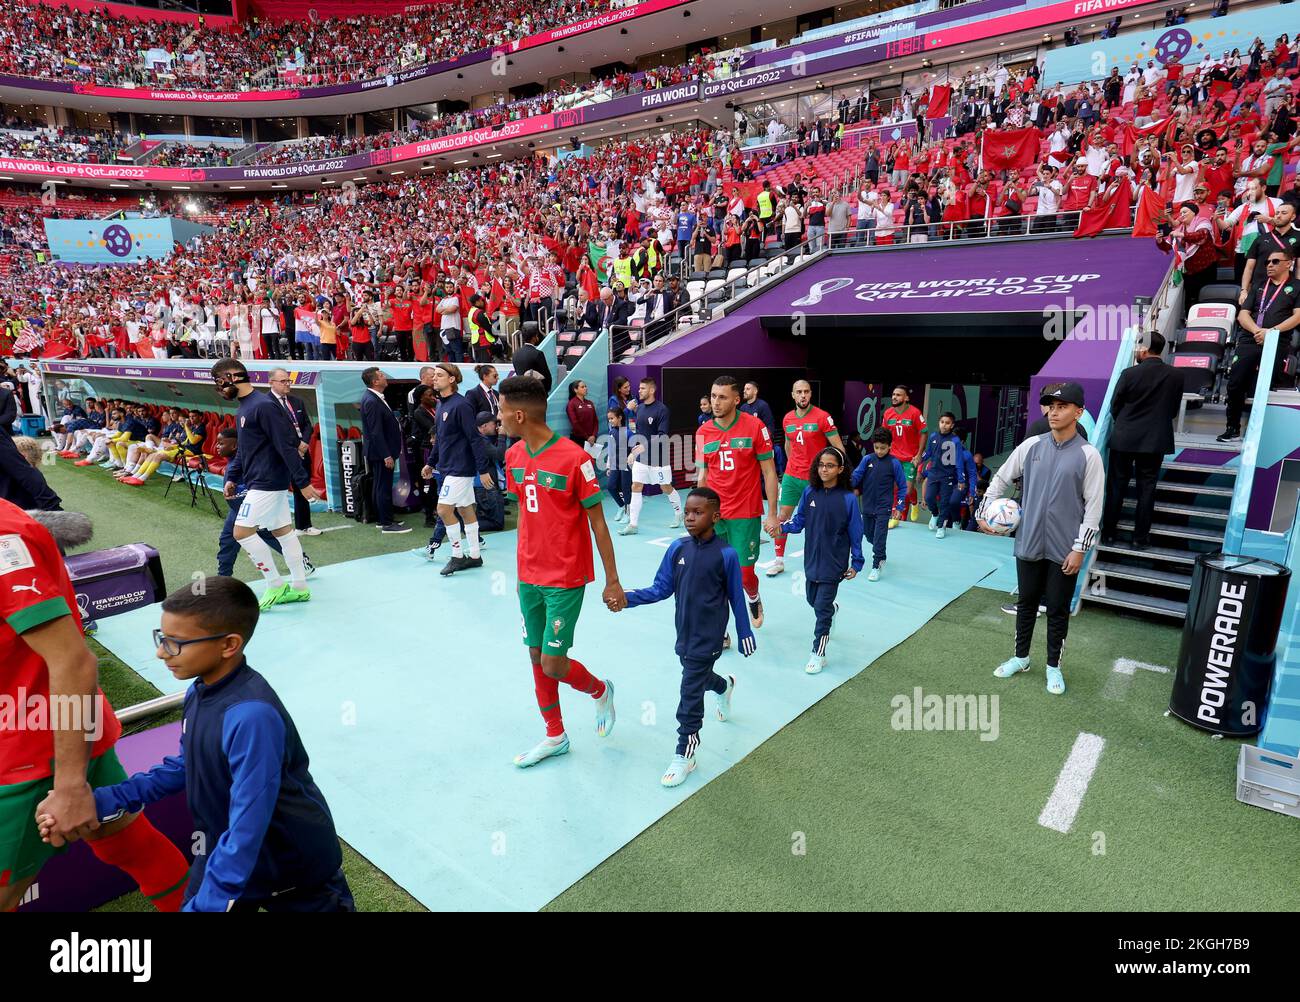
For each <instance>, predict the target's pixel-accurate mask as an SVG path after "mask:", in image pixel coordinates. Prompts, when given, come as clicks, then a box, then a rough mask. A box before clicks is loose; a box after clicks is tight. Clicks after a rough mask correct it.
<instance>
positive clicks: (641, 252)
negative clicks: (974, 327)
mask: <svg viewBox="0 0 1300 1002" xmlns="http://www.w3.org/2000/svg"><path fill="white" fill-rule="evenodd" d="M646 261H647V255H646V252H645V248H643V247H638V248H637V249H636V250H634V251H633V252H632V273H633V274H634V275H636V276H637V277H638V278H641V277H644V276H645V274H646Z"/></svg>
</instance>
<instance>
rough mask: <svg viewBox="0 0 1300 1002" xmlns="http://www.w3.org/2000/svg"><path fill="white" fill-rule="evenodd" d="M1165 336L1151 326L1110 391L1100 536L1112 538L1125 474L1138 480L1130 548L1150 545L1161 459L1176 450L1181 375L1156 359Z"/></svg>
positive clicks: (1121, 503)
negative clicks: (1131, 362)
mask: <svg viewBox="0 0 1300 1002" xmlns="http://www.w3.org/2000/svg"><path fill="white" fill-rule="evenodd" d="M1164 349H1165V339H1164V338H1163V337H1161V336H1160V334H1158V333H1155V332H1152V334H1151V335H1150V341H1149V343H1147V344H1144V345H1142V346H1141V347H1139V348H1138V352H1137V360H1138V364H1137V365H1134V366H1131V367H1130V368H1127V369H1125V370H1124V371H1123V372H1122V373H1120V377H1119V382H1117V383H1116V384H1115V393H1114V395H1113V396H1112V397H1111V402H1110V416H1111V420H1112V421H1113V422H1114V427H1113V428H1112V429H1111V434H1110V470H1109V472H1108V474H1107V477H1106V506H1105V509H1104V511H1103V513H1102V519H1101V539H1102V542H1104V543H1113V542H1114V541H1115V530H1116V526H1117V524H1118V522H1119V516H1120V510H1121V509H1122V508H1123V507H1124V495H1125V494H1126V493H1127V492H1128V481H1129V477H1130V476H1132V477H1135V478H1136V480H1137V513H1136V515H1135V516H1134V519H1133V526H1134V528H1133V548H1134V549H1137V550H1145V549H1146V548H1147V547H1149V546H1150V545H1151V516H1152V513H1153V512H1154V511H1155V506H1156V480H1157V479H1158V478H1159V476H1160V464H1161V463H1162V462H1163V461H1164V458H1165V456H1166V455H1168V454H1169V453H1171V452H1173V451H1174V419H1175V418H1177V417H1178V409H1179V407H1180V406H1181V404H1182V399H1183V377H1182V376H1181V375H1179V373H1178V371H1177V370H1176V369H1174V368H1172V367H1171V366H1168V365H1165V363H1164V362H1162V361H1161V360H1160V355H1161V353H1162V352H1163V351H1164Z"/></svg>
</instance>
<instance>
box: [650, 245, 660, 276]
mask: <svg viewBox="0 0 1300 1002" xmlns="http://www.w3.org/2000/svg"><path fill="white" fill-rule="evenodd" d="M647 251H648V253H649V255H650V270H651V271H658V270H659V245H658V244H657V243H656V242H655V241H654V240H651V241H650V246H649V248H648V249H647Z"/></svg>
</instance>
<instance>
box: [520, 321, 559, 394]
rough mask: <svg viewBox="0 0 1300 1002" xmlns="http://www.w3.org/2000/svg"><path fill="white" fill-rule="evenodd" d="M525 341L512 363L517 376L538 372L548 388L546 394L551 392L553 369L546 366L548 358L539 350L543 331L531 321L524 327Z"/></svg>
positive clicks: (543, 383)
mask: <svg viewBox="0 0 1300 1002" xmlns="http://www.w3.org/2000/svg"><path fill="white" fill-rule="evenodd" d="M522 330H523V339H524V343H523V344H521V345H520V346H519V348H518V350H517V351H516V352H515V354H514V357H513V358H512V359H511V362H512V363H513V364H514V367H515V372H516V374H518V375H520V376H522V375H524V374H525V373H528V372H536V373H538V374H539V375H540V376H541V377H542V385H543V386H545V387H546V392H547V393H548V394H549V393H550V392H551V367H550V366H549V365H547V364H546V356H545V355H543V354H542V353H541V351H540V350H539V349H538V347H537V346H538V345H539V344H541V343H542V331H541V328H540V327H539V326H538V325H537V323H536V322H535V321H530V322H528V323H526V324H524V325H523V328H522Z"/></svg>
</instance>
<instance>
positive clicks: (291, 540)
mask: <svg viewBox="0 0 1300 1002" xmlns="http://www.w3.org/2000/svg"><path fill="white" fill-rule="evenodd" d="M276 538H277V539H278V540H280V550H281V552H282V553H283V555H284V562H285V563H286V564H288V565H289V583H290V584H292V585H293V587H294V590H295V591H301V590H303V589H304V588H306V587H307V567H306V565H305V564H304V563H303V557H302V543H301V542H299V541H298V537H297V536H296V535H295V534H294V533H292V532H287V533H285V534H284V535H283V536H277V537H276ZM267 549H270V546H267Z"/></svg>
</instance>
